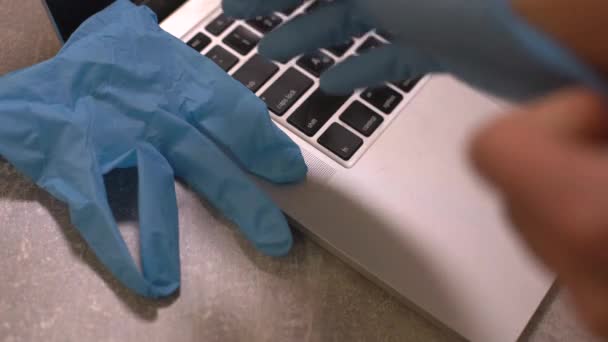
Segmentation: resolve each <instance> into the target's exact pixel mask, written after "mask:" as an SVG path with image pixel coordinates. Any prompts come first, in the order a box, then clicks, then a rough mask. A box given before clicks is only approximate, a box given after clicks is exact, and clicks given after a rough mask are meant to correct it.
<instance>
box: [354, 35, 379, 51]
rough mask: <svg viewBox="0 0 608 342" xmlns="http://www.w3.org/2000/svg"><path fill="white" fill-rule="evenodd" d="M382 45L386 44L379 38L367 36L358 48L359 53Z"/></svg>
mask: <svg viewBox="0 0 608 342" xmlns="http://www.w3.org/2000/svg"><path fill="white" fill-rule="evenodd" d="M382 45H384V43H383V42H381V41H380V40H379V39H377V38H374V37H367V39H366V40H365V41H364V42H363V44H361V46H359V48H358V49H357V53H358V54H362V53H364V52H366V51H369V50H372V49H376V48H379V47H381V46H382Z"/></svg>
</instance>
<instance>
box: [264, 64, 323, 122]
mask: <svg viewBox="0 0 608 342" xmlns="http://www.w3.org/2000/svg"><path fill="white" fill-rule="evenodd" d="M312 85H313V81H312V80H311V79H310V78H308V77H306V76H304V75H303V74H302V73H301V72H299V71H297V70H296V69H294V68H289V69H288V70H287V71H286V72H285V73H284V74H283V75H282V76H281V77H279V79H277V80H276V81H275V82H274V84H272V85H271V86H270V87H269V88H268V89H267V90H266V91H265V92H264V94H262V96H260V98H261V99H262V100H264V102H266V106H268V108H269V109H270V110H271V111H272V112H274V113H275V114H276V115H278V116H282V115H283V114H285V113H286V112H287V111H288V110H289V108H291V106H293V104H294V103H296V101H298V99H300V98H301V97H302V95H304V93H305V92H306V91H307V90H308V89H310V87H312Z"/></svg>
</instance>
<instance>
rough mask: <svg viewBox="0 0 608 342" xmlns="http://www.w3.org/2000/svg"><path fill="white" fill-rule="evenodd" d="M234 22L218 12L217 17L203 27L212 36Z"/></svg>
mask: <svg viewBox="0 0 608 342" xmlns="http://www.w3.org/2000/svg"><path fill="white" fill-rule="evenodd" d="M232 23H234V19H232V18H229V17H227V16H225V15H224V14H220V15H219V16H218V17H217V18H215V19H213V21H212V22H210V23H209V24H207V26H206V27H205V29H206V30H207V31H208V32H209V33H211V34H212V35H214V36H219V35H220V34H222V33H223V32H224V31H226V29H227V28H228V27H230V25H232Z"/></svg>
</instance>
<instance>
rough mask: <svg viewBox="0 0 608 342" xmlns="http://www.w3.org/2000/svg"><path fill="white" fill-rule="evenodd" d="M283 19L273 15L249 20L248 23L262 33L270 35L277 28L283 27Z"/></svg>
mask: <svg viewBox="0 0 608 342" xmlns="http://www.w3.org/2000/svg"><path fill="white" fill-rule="evenodd" d="M282 22H283V19H281V18H279V16H277V15H274V14H271V15H268V16H257V17H255V18H253V19H250V20H247V23H248V24H249V25H251V26H253V27H254V28H255V29H256V30H258V31H260V32H262V33H268V32H270V31H272V30H274V29H275V28H277V26H279V25H281V23H282Z"/></svg>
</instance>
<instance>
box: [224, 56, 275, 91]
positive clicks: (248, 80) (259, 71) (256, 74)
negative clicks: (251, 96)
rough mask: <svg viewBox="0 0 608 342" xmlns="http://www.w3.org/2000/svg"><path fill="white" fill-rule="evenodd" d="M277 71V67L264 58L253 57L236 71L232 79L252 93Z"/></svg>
mask: <svg viewBox="0 0 608 342" xmlns="http://www.w3.org/2000/svg"><path fill="white" fill-rule="evenodd" d="M277 71H279V67H278V66H276V65H275V64H274V63H272V62H271V61H269V60H267V59H266V58H264V57H262V56H260V55H255V56H253V57H252V58H251V59H250V60H248V61H247V63H245V64H243V66H242V67H241V68H240V69H239V70H237V71H236V72H235V73H234V75H232V77H234V78H235V79H236V80H237V81H239V82H241V83H243V85H245V87H247V88H249V89H250V90H251V91H253V92H254V93H255V92H256V91H258V89H260V87H262V86H263V85H264V84H265V83H266V82H268V80H269V79H270V78H271V77H272V76H274V74H276V73H277Z"/></svg>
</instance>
